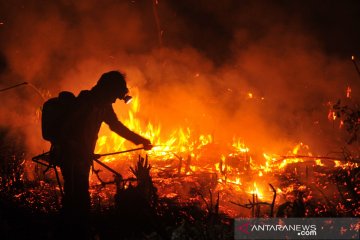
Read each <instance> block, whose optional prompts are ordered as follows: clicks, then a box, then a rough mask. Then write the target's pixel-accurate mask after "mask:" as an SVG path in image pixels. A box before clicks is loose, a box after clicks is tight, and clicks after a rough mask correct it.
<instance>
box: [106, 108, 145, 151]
mask: <svg viewBox="0 0 360 240" xmlns="http://www.w3.org/2000/svg"><path fill="white" fill-rule="evenodd" d="M105 123H107V124H108V125H109V127H110V129H111V130H112V131H113V132H116V133H117V134H118V135H120V136H121V137H123V138H125V139H127V140H129V141H131V142H133V143H134V144H136V145H139V144H142V145H143V146H144V148H145V149H147V150H150V149H151V148H152V145H151V142H150V140H149V139H146V138H144V137H142V136H140V135H139V134H137V133H135V132H133V131H131V130H130V129H129V128H128V127H126V126H125V125H124V124H123V123H122V122H120V121H119V119H118V118H117V116H116V114H115V112H114V110H113V108H112V107H110V109H106V117H105Z"/></svg>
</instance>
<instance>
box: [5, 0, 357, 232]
mask: <svg viewBox="0 0 360 240" xmlns="http://www.w3.org/2000/svg"><path fill="white" fill-rule="evenodd" d="M210 2H211V3H209V2H208V1H197V3H192V2H190V1H181V3H179V1H150V0H149V1H115V0H109V1H102V2H101V3H100V2H97V1H76V2H75V1H74V2H72V1H67V0H63V1H57V2H56V3H52V2H41V1H32V2H29V1H21V0H18V1H12V2H11V3H9V2H7V1H2V2H1V3H0V9H1V10H0V37H1V42H0V47H1V52H0V74H1V75H0V76H1V78H0V88H1V89H4V88H6V87H8V86H13V85H15V84H18V83H22V82H27V83H29V84H26V85H22V86H20V87H17V88H14V89H11V90H7V91H2V92H0V94H1V95H0V99H1V103H2V104H1V105H2V106H1V108H0V112H1V115H0V126H1V146H0V147H1V151H0V154H1V164H2V165H1V192H2V197H1V199H2V200H1V201H2V203H1V204H2V206H4V207H2V209H1V211H0V213H1V214H2V215H1V216H5V217H2V218H1V219H0V220H1V221H2V227H3V226H4V227H3V228H5V230H6V232H9V233H10V234H14V232H16V228H15V227H14V225H15V224H12V223H13V222H15V223H17V221H20V220H18V217H9V216H15V215H16V216H27V217H25V218H24V219H32V220H34V219H35V221H34V223H38V224H39V225H44V224H45V223H44V222H46V221H45V220H44V219H46V217H45V216H44V215H42V214H45V213H46V214H50V215H51V216H52V214H54V215H56V213H57V211H58V209H59V207H60V196H59V189H58V188H57V184H56V181H55V177H54V173H53V171H52V170H50V171H48V172H47V173H46V174H45V175H44V174H43V170H44V169H42V168H41V167H40V166H38V165H35V164H34V163H33V162H31V158H32V157H33V156H35V155H38V154H40V153H42V152H43V151H47V150H48V148H49V145H48V144H47V143H46V142H44V141H43V140H42V138H41V132H40V130H41V128H40V117H41V105H42V103H43V101H44V99H47V98H49V97H51V96H55V95H56V94H57V93H58V92H59V91H61V90H70V91H73V92H74V93H75V94H77V93H78V92H79V91H80V90H82V89H88V88H91V87H92V86H93V85H94V84H95V83H96V81H97V79H98V78H99V76H100V75H101V73H103V72H106V71H109V70H112V69H119V70H121V71H123V72H125V73H126V74H127V79H128V84H129V85H130V91H131V93H132V95H133V96H134V101H133V102H132V104H131V105H124V104H123V103H120V102H116V103H115V104H114V108H115V110H116V112H117V114H118V117H119V119H120V120H121V121H122V122H124V124H125V125H127V126H129V127H130V128H131V129H132V130H134V131H136V132H139V133H141V134H142V135H144V136H146V137H148V138H150V139H151V140H152V142H153V144H154V145H155V146H156V147H154V149H153V150H151V151H148V152H142V151H137V152H132V153H129V154H121V155H114V156H111V157H107V158H101V159H100V160H101V161H102V162H104V163H106V164H108V165H109V166H111V167H112V168H114V169H116V170H117V171H119V172H120V173H121V174H122V176H123V178H124V179H129V181H125V182H119V181H118V179H116V178H114V176H113V175H112V174H111V173H109V172H107V171H106V170H104V169H102V168H101V167H100V166H98V165H96V164H95V168H96V169H101V170H102V171H101V172H99V173H98V175H99V176H100V178H101V181H100V180H99V179H98V178H97V176H96V174H92V176H91V183H92V187H91V193H92V198H93V199H92V200H93V210H94V215H96V216H97V218H96V219H101V220H103V221H104V222H106V223H107V224H108V225H106V224H103V225H101V227H99V229H100V230H99V232H101V233H102V236H105V235H106V234H107V233H109V232H111V231H114V229H116V226H117V225H122V226H124V227H122V228H121V229H127V227H129V226H131V223H132V222H131V221H136V217H131V216H133V215H136V214H140V213H139V211H136V210H138V209H143V208H141V207H137V208H136V207H134V208H131V210H133V211H135V212H134V213H133V214H131V212H128V213H127V212H126V211H125V210H124V207H123V206H124V205H125V206H126V203H128V202H131V203H133V202H132V201H131V200H129V199H132V198H134V196H138V195H136V194H139V193H138V192H137V191H135V192H137V193H134V191H133V189H134V188H135V189H139V188H142V190H141V191H140V190H139V191H140V193H141V194H143V195H142V197H144V198H145V199H147V201H146V202H145V203H134V204H135V206H138V205H136V204H140V205H141V204H143V205H141V206H143V207H144V206H145V208H146V210H144V212H146V213H148V215H147V216H148V217H149V216H150V217H149V218H145V219H147V220H148V221H147V222H154V219H153V217H156V219H157V221H158V222H160V223H161V224H163V225H161V226H151V227H149V229H145V228H144V229H141V230H143V232H144V233H146V234H147V236H149V235H151V234H153V235H155V236H153V237H154V238H156V236H158V235H162V236H163V235H166V236H167V235H174V236H178V235H179V236H180V237H179V238H181V236H182V235H181V234H193V235H196V236H200V235H197V234H203V233H204V232H205V235H201V237H203V238H212V237H213V238H216V237H218V238H221V237H219V236H222V237H223V238H226V236H227V237H228V238H231V237H232V230H231V219H233V218H234V217H240V216H269V217H270V216H297V217H300V216H315V217H319V216H333V217H345V216H359V180H358V179H359V175H358V173H359V162H358V161H359V160H358V159H359V153H358V147H359V146H358V141H357V139H356V138H353V137H354V136H355V137H356V136H357V128H358V125H357V124H358V114H357V113H358V106H357V105H358V103H359V94H358V92H359V86H360V85H359V76H358V75H357V71H356V69H355V68H354V64H353V63H358V59H357V56H360V52H359V46H358V43H359V41H360V37H359V33H358V28H356V27H355V26H354V25H355V23H356V22H359V16H360V14H359V9H360V7H359V4H358V3H357V2H356V1H347V2H346V3H344V4H340V3H330V2H329V3H327V4H324V3H323V2H322V1H311V3H310V1H309V2H306V1H305V2H304V1H301V2H296V1H294V2H293V3H287V1H285V2H283V1H278V2H275V3H269V2H268V1H221V3H220V2H218V1H210ZM352 55H353V56H354V57H355V58H354V59H353V62H352V61H351V56H352ZM338 100H341V101H340V103H338V104H336V103H337V101H338ZM334 106H335V107H334ZM349 139H353V140H352V141H351V142H349ZM349 143H351V144H349ZM133 147H134V146H133V145H131V144H129V143H127V142H125V141H124V139H122V138H120V137H117V136H115V135H114V134H113V133H111V132H110V130H109V129H108V128H107V126H105V125H104V126H103V127H102V128H101V131H100V133H99V140H98V143H97V149H96V153H108V152H115V151H122V150H127V149H131V148H133ZM139 155H140V156H141V157H143V158H145V156H146V155H147V156H148V162H149V164H150V165H151V169H150V171H149V174H150V175H151V178H150V176H148V175H146V174H145V180H143V181H142V183H144V181H145V182H146V184H145V186H144V185H142V183H140V182H139V181H136V178H140V177H139V175H138V176H137V175H136V173H138V172H137V171H134V172H135V173H134V172H131V171H130V169H129V168H130V167H133V168H135V166H137V167H138V170H139V167H140V169H143V170H144V171H145V170H146V169H147V168H146V166H144V164H142V165H141V166H140V165H137V164H138V160H139ZM134 170H135V169H134ZM145 172H146V171H145ZM146 176H148V177H146ZM142 177H143V178H144V175H142ZM115 180H116V181H115ZM138 180H139V179H138ZM110 182H111V183H110ZM107 183H109V184H107ZM139 185H140V187H139ZM154 189H156V191H152V190H154ZM132 194H133V195H132ZM134 194H135V195H134ZM141 194H140V195H141ZM121 196H122V197H121ZM154 199H157V200H156V201H155V200H154ZM129 205H131V204H129ZM6 209H11V211H10V210H6ZM114 209H117V210H114ZM5 210H6V211H5ZM124 211H125V213H124ZM29 212H31V213H34V212H35V213H36V214H35V216H37V217H36V218H33V217H31V214H28V213H29ZM120 213H121V214H120ZM27 214H28V215H27ZM117 214H119V215H117ZM119 216H120V217H119ZM13 218H14V219H15V220H13ZM9 219H10V220H9ZM54 219H56V216H55V217H54ZM125 219H128V222H129V223H127V222H126V220H125ZM159 219H160V220H159ZM117 221H119V222H117ZM18 223H19V222H18ZM20 223H23V222H21V221H20ZM144 224H145V223H144ZM45 225H46V224H45ZM145 225H146V224H145ZM19 226H20V227H19V228H20V229H21V226H23V225H21V224H19ZM107 226H108V227H107ZM34 228H35V226H34ZM159 228H160V229H166V231H165V233H164V232H161V231H159V230H158V229H159ZM35 229H38V228H35ZM130 229H131V228H130ZM209 229H217V230H216V231H215V232H211V231H210V230H209ZM34 231H35V232H36V230H34ZM25 232H26V231H25ZM39 232H40V231H39ZM49 232H50V233H51V232H52V231H50V230H49ZM129 232H130V233H129V234H131V231H129ZM140 232H141V231H140ZM50 233H49V234H50ZM116 233H117V234H121V233H120V232H116ZM34 234H35V233H34ZM219 234H220V235H219ZM221 234H223V235H221ZM182 237H183V238H186V235H184V236H182ZM49 238H51V237H49ZM174 238H175V239H176V237H174Z"/></svg>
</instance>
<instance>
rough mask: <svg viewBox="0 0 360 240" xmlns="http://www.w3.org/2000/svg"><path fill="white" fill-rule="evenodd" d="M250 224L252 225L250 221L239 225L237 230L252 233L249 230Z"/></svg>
mask: <svg viewBox="0 0 360 240" xmlns="http://www.w3.org/2000/svg"><path fill="white" fill-rule="evenodd" d="M249 225H250V223H249V222H247V223H244V224H242V225H240V226H238V227H237V230H239V231H240V232H242V233H245V234H250V232H249Z"/></svg>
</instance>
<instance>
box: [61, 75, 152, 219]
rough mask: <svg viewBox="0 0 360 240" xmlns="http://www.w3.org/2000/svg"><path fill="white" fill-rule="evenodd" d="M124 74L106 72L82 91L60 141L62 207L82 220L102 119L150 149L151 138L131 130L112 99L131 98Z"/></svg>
mask: <svg viewBox="0 0 360 240" xmlns="http://www.w3.org/2000/svg"><path fill="white" fill-rule="evenodd" d="M128 92H129V90H128V88H127V86H126V81H125V76H124V75H123V74H122V73H120V72H118V71H111V72H107V73H104V74H103V75H102V76H101V77H100V79H99V81H98V82H97V84H96V85H95V86H94V87H93V88H92V89H91V90H84V91H81V92H80V94H79V95H78V96H77V98H76V101H75V106H74V109H73V110H72V112H73V113H72V114H71V115H70V116H69V120H68V121H67V122H66V124H65V127H64V131H63V132H62V137H61V138H62V140H61V142H60V147H59V148H60V153H61V161H60V162H61V163H60V168H61V172H62V175H63V179H64V199H63V210H64V214H65V216H67V217H69V216H70V217H71V218H72V220H74V222H75V223H76V221H81V220H83V219H84V218H85V220H86V218H87V215H88V211H89V209H90V195H89V172H90V167H91V165H92V161H93V156H94V149H95V145H96V141H97V138H98V132H99V129H100V126H101V123H102V122H105V123H107V124H108V125H109V127H110V129H111V130H112V131H114V132H116V133H117V134H118V135H120V136H122V137H124V138H125V139H127V140H129V141H131V142H133V143H134V144H136V145H139V144H142V145H143V146H144V148H145V149H147V150H149V149H151V147H152V146H151V143H150V141H149V140H148V139H146V138H144V137H142V136H140V135H138V134H136V133H134V132H132V131H131V130H129V129H128V128H127V127H126V126H125V125H123V124H122V123H121V122H120V121H119V120H118V118H117V116H116V114H115V112H114V110H113V108H112V103H114V102H115V101H116V99H121V100H126V99H128V98H129V97H128V95H127V94H128Z"/></svg>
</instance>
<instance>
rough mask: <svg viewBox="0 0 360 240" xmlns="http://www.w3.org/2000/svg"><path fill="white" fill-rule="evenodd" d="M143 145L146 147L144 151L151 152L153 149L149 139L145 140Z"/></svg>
mask: <svg viewBox="0 0 360 240" xmlns="http://www.w3.org/2000/svg"><path fill="white" fill-rule="evenodd" d="M141 144H142V145H143V146H144V150H151V149H152V148H153V145H152V144H151V142H150V140H149V139H146V138H144V139H143V141H142V142H141Z"/></svg>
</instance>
